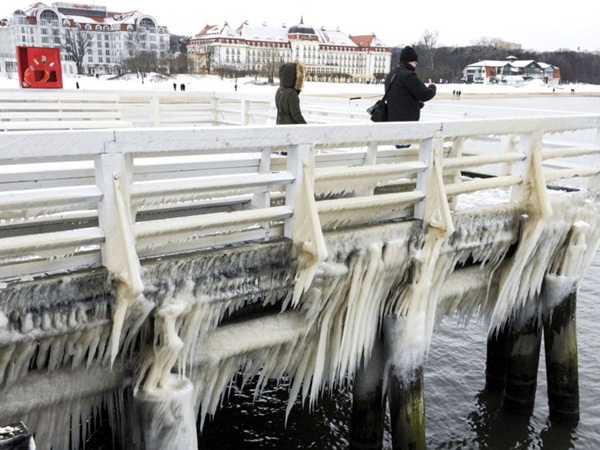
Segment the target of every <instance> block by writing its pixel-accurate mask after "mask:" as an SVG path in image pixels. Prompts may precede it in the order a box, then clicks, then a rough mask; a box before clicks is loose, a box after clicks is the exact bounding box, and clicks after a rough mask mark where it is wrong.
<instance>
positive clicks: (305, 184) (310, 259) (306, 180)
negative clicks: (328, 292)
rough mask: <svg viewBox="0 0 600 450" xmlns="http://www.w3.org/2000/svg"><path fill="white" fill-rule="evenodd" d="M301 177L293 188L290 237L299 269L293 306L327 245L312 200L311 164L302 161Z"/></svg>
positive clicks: (313, 196)
mask: <svg viewBox="0 0 600 450" xmlns="http://www.w3.org/2000/svg"><path fill="white" fill-rule="evenodd" d="M303 169H304V177H303V179H302V184H301V185H300V186H298V188H297V190H296V199H295V201H294V204H295V211H294V218H295V220H294V229H293V241H294V243H295V244H296V245H297V250H298V269H297V273H296V279H295V286H294V296H293V299H292V305H293V306H296V305H297V304H298V301H299V300H300V296H301V295H302V293H303V292H305V291H306V290H307V289H308V288H309V286H310V284H311V283H312V280H313V278H314V276H315V272H316V270H317V267H318V266H319V264H320V263H321V262H322V261H324V260H325V258H327V248H326V246H325V239H324V238H323V230H322V229H321V223H320V222H319V215H318V213H317V207H316V202H315V193H314V173H313V165H312V164H309V163H308V162H307V161H305V162H304V164H303Z"/></svg>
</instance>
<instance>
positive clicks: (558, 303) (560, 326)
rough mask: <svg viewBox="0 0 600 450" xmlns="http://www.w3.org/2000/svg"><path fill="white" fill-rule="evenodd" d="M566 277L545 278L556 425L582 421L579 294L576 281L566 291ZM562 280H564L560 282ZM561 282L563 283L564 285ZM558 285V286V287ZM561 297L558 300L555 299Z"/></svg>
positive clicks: (549, 367)
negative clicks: (579, 364)
mask: <svg viewBox="0 0 600 450" xmlns="http://www.w3.org/2000/svg"><path fill="white" fill-rule="evenodd" d="M565 278H567V277H553V278H548V277H547V278H546V280H545V281H544V297H545V299H546V306H547V310H546V313H545V314H544V348H545V355H546V377H547V381H548V406H549V408H550V419H551V420H552V421H556V422H562V423H568V424H576V423H578V422H579V374H578V357H577V326H576V321H575V310H576V305H577V293H576V290H575V289H576V286H575V285H574V282H573V283H571V284H572V286H571V292H570V293H569V291H566V292H565V289H564V288H565V287H568V286H565V285H564V283H565V281H568V280H565ZM561 279H562V280H561ZM561 281H562V283H561ZM557 283H558V285H557ZM557 295H558V296H559V297H562V298H556V296H557ZM553 297H554V299H553Z"/></svg>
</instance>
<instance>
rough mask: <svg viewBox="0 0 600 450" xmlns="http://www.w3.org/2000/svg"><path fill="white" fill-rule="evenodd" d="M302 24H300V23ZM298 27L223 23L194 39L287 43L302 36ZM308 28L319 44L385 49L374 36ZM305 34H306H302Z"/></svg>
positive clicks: (208, 28)
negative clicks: (230, 24)
mask: <svg viewBox="0 0 600 450" xmlns="http://www.w3.org/2000/svg"><path fill="white" fill-rule="evenodd" d="M301 24H302V22H301ZM297 27H298V26H293V27H290V28H287V27H286V25H285V24H282V25H279V26H272V25H268V24H267V23H266V22H263V23H260V24H256V23H251V22H249V21H247V20H246V21H245V22H244V23H242V24H241V25H240V26H239V27H237V28H235V29H234V28H233V27H231V26H229V25H228V24H227V22H224V24H223V25H206V26H205V27H204V28H202V29H201V30H200V31H199V32H198V33H197V34H196V35H195V36H194V39H209V38H210V39H216V38H230V39H231V38H238V39H244V40H246V41H263V42H289V40H290V37H289V35H294V34H303V33H304V32H301V31H299V29H298V28H297ZM308 28H310V30H312V33H309V34H311V35H313V36H315V37H316V38H317V40H318V42H319V43H320V44H323V45H332V46H341V47H351V48H359V47H362V48H364V47H371V48H374V47H380V48H387V47H388V46H387V45H385V44H384V43H383V42H382V41H381V40H380V39H378V38H377V37H376V36H375V35H374V34H371V35H365V36H350V35H349V34H348V33H345V32H343V31H341V30H340V29H339V28H338V29H335V30H333V29H327V28H325V27H321V28H319V29H316V30H315V29H314V28H313V27H307V28H306V29H308ZM304 34H306V33H304Z"/></svg>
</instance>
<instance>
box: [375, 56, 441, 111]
mask: <svg viewBox="0 0 600 450" xmlns="http://www.w3.org/2000/svg"><path fill="white" fill-rule="evenodd" d="M418 59H419V58H418V56H417V52H416V51H415V50H414V49H413V48H412V47H409V46H406V47H404V48H403V49H402V51H401V52H400V63H399V64H398V65H397V66H396V67H394V69H392V71H391V72H390V73H389V74H388V75H387V77H386V79H385V90H386V91H387V93H388V94H387V104H388V122H417V121H418V120H419V119H420V118H421V108H422V107H423V105H424V103H423V102H426V101H428V100H431V99H432V98H433V97H435V94H436V86H435V84H432V83H430V84H429V86H426V85H425V84H424V83H423V82H422V81H421V80H420V79H419V77H418V76H417V74H416V73H415V68H416V67H417V60H418ZM394 75H395V77H394ZM392 77H393V78H394V79H393V81H392ZM430 81H431V80H430Z"/></svg>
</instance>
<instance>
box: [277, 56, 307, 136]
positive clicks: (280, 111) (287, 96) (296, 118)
mask: <svg viewBox="0 0 600 450" xmlns="http://www.w3.org/2000/svg"><path fill="white" fill-rule="evenodd" d="M303 84H304V66H303V65H302V63H301V62H300V61H294V62H291V63H286V64H283V65H282V66H281V67H280V68H279V88H278V89H277V92H276V93H275V106H276V107H277V122H276V123H277V125H289V124H294V123H306V120H304V116H302V112H301V111H300V97H299V94H300V91H301V90H302V85H303Z"/></svg>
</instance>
